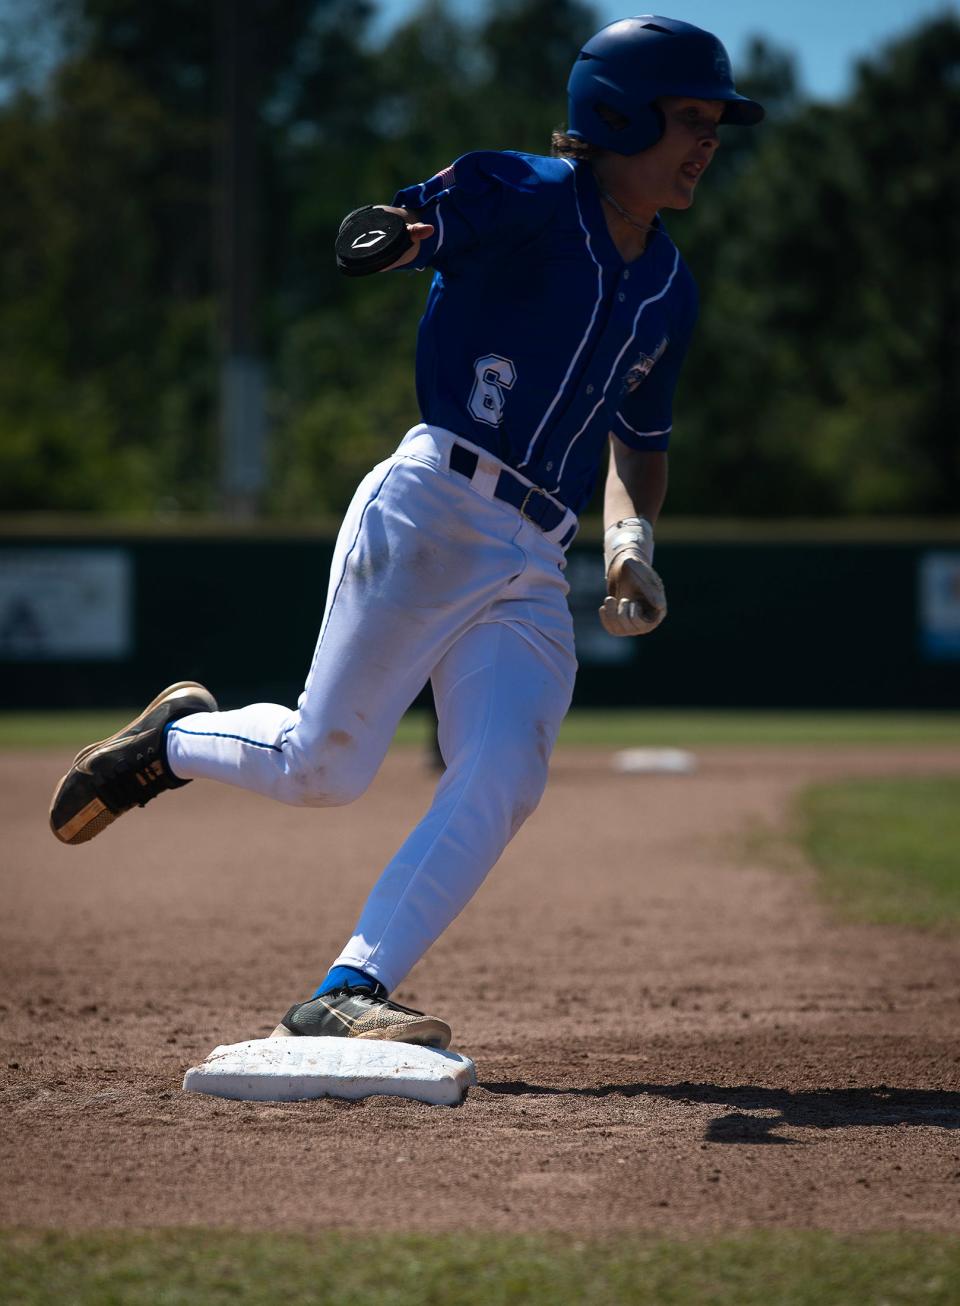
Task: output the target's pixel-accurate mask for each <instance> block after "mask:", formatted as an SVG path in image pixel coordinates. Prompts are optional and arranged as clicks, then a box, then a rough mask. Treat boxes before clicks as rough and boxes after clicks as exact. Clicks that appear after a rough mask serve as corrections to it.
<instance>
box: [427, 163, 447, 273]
mask: <svg viewBox="0 0 960 1306" xmlns="http://www.w3.org/2000/svg"><path fill="white" fill-rule="evenodd" d="M432 180H433V179H432V178H431V181H432ZM429 185H430V182H429V181H424V182H421V184H420V203H421V204H433V205H435V206H436V207H435V209H434V216H435V217H436V219H437V225H438V227H439V234H438V236H437V243H436V246H435V247H434V250H433V253H432V254H431V255H430V257H431V259H432V258H435V257H436V255H437V254H438V253H439V252H440V246H441V245H442V244H443V214H442V213H441V212H440V207H439V205H440V201H441V200H442V199H443V197H444V195H449V194H450V192H451V191H452V190H453V186H448V187H447V188H446V190H440V191H437V193H436V195H434V196H433V198H432V199H429V200H425V199H424V198H423V192H424V191H425V190H426V189H427V187H428V186H429ZM420 270H421V271H423V269H422V268H421V269H420Z"/></svg>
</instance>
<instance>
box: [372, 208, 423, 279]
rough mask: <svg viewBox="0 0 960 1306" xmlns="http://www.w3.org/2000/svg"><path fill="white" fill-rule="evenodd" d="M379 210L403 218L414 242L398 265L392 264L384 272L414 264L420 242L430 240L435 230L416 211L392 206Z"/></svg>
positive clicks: (401, 257)
mask: <svg viewBox="0 0 960 1306" xmlns="http://www.w3.org/2000/svg"><path fill="white" fill-rule="evenodd" d="M377 208H378V209H386V211H387V212H388V213H395V214H396V215H397V217H399V218H403V220H404V222H405V223H406V224H407V235H408V236H409V237H410V239H411V240H412V241H413V244H412V245H411V246H410V248H409V249H408V250H406V251H405V252H404V253H403V254H401V255H400V257H399V258H398V259H397V261H396V263H391V264H390V266H389V267H388V268H384V269H383V270H384V272H392V271H393V269H394V268H402V267H405V266H406V265H407V264H408V263H412V262H413V260H414V259H415V258H416V257H417V255H418V254H419V253H420V242H421V241H422V240H429V239H430V237H431V236H432V235H433V233H434V230H435V228H434V227H433V226H432V225H431V224H430V223H429V222H422V221H421V220H420V214H419V213H418V212H417V210H416V209H400V208H395V207H394V206H393V205H392V204H378V205H377Z"/></svg>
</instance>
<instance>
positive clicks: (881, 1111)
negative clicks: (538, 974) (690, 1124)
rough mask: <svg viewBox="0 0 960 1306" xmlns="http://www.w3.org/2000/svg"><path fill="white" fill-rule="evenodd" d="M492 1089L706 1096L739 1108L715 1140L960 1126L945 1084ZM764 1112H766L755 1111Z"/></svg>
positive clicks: (709, 1134)
mask: <svg viewBox="0 0 960 1306" xmlns="http://www.w3.org/2000/svg"><path fill="white" fill-rule="evenodd" d="M479 1087H480V1088H482V1089H485V1090H486V1091H487V1092H488V1093H501V1094H505V1095H507V1096H510V1097H514V1096H520V1097H523V1096H532V1097H535V1096H539V1095H543V1096H559V1097H587V1098H601V1097H660V1098H665V1099H667V1100H669V1101H672V1102H685V1103H688V1104H690V1105H695V1104H700V1103H706V1104H708V1105H713V1104H717V1105H722V1106H726V1107H730V1108H732V1110H731V1111H730V1112H729V1113H728V1114H727V1115H722V1116H717V1117H715V1118H714V1119H713V1120H711V1121H710V1122H709V1124H708V1125H707V1129H706V1133H705V1135H704V1137H705V1139H706V1141H707V1142H710V1143H773V1144H780V1145H781V1146H791V1145H793V1146H799V1145H801V1144H800V1140H799V1139H793V1138H780V1137H779V1136H778V1135H777V1134H776V1133H775V1132H774V1131H775V1130H776V1129H778V1128H779V1127H781V1126H783V1125H791V1126H794V1127H798V1128H802V1129H856V1128H864V1127H866V1128H876V1127H877V1126H891V1125H893V1126H899V1125H927V1126H928V1127H929V1126H932V1127H933V1128H935V1129H960V1093H948V1092H943V1091H940V1090H939V1089H910V1088H889V1087H888V1086H887V1085H885V1084H880V1085H879V1086H877V1087H875V1088H819V1089H810V1090H808V1091H801V1092H790V1091H788V1090H786V1089H781V1088H758V1087H755V1086H754V1085H738V1086H735V1087H732V1088H723V1087H720V1086H719V1085H717V1084H601V1085H598V1086H597V1087H595V1088H555V1087H550V1086H548V1085H544V1084H527V1083H524V1082H523V1081H522V1080H512V1081H506V1082H503V1083H482V1084H480V1085H479ZM760 1111H762V1112H764V1114H763V1115H755V1114H751V1113H753V1112H760Z"/></svg>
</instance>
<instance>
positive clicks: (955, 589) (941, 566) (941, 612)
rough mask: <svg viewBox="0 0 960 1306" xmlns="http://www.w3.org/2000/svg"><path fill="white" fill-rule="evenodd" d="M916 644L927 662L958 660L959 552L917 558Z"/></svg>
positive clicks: (959, 642) (959, 637)
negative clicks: (918, 601) (918, 577)
mask: <svg viewBox="0 0 960 1306" xmlns="http://www.w3.org/2000/svg"><path fill="white" fill-rule="evenodd" d="M919 593H920V614H919V615H920V644H921V647H922V649H923V652H924V654H925V655H926V656H927V658H929V659H930V660H931V661H947V660H949V661H960V551H953V552H950V553H946V552H944V553H925V554H924V555H923V556H922V558H921V559H920V584H919Z"/></svg>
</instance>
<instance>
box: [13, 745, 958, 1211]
mask: <svg viewBox="0 0 960 1306" xmlns="http://www.w3.org/2000/svg"><path fill="white" fill-rule="evenodd" d="M700 757H701V762H702V765H701V769H700V771H699V772H698V774H697V775H695V776H692V777H668V776H663V777H655V778H651V777H647V778H640V777H622V776H615V775H614V774H613V773H612V772H611V771H610V769H609V759H608V756H607V755H605V754H601V753H597V752H592V753H591V752H588V751H566V752H563V753H561V754H559V755H558V756H557V758H556V759H555V762H554V768H553V777H552V781H551V784H550V787H549V788H548V791H547V796H546V798H545V799H544V801H543V803H542V805H541V807H540V809H539V811H538V812H537V814H536V815H535V816H534V817H533V819H532V820H531V821H530V822H529V823H528V825H527V826H526V827H525V829H524V830H523V831H522V832H521V834H520V836H519V837H518V838H517V840H516V841H515V843H514V844H513V845H512V847H511V848H510V849H509V850H508V853H507V855H506V856H505V857H504V859H503V861H502V862H501V863H500V865H499V867H498V868H497V869H496V870H495V871H494V872H493V874H492V876H491V877H490V879H489V880H488V882H487V884H486V885H485V886H484V888H483V889H482V890H481V892H480V894H479V895H478V897H477V899H476V900H475V901H474V902H473V903H472V904H471V906H470V907H469V908H468V910H467V911H466V912H465V914H464V915H463V916H462V917H461V918H460V920H459V921H457V922H456V924H455V925H454V926H453V928H452V929H451V930H450V931H449V932H448V934H447V935H446V936H445V937H444V938H443V939H441V941H440V942H439V943H438V944H437V946H436V947H435V948H434V949H433V951H432V952H431V954H430V955H429V956H428V957H427V958H426V959H425V961H424V962H422V963H421V965H420V966H419V967H418V968H417V970H416V971H415V972H414V973H413V975H411V976H410V978H409V980H408V981H407V983H406V984H405V985H404V986H403V988H402V989H401V990H399V992H398V994H397V996H398V998H399V1000H400V1001H407V1002H410V1003H412V1004H413V1005H415V1006H425V1007H429V1008H431V1009H433V1010H435V1011H436V1013H437V1014H438V1015H442V1016H444V1017H445V1018H447V1019H448V1020H449V1021H450V1022H451V1024H452V1025H453V1027H454V1047H455V1048H457V1049H459V1050H460V1051H463V1052H466V1053H467V1054H468V1055H470V1056H472V1057H473V1058H474V1060H475V1061H476V1062H477V1067H478V1072H479V1077H480V1087H478V1088H476V1089H474V1090H472V1091H471V1094H470V1096H469V1098H468V1100H467V1102H466V1103H465V1105H464V1106H462V1107H460V1108H458V1109H453V1110H451V1109H445V1108H431V1107H426V1106H420V1105H419V1104H414V1103H401V1102H395V1101H390V1100H388V1099H383V1098H376V1099H372V1100H368V1101H367V1102H364V1103H343V1102H333V1101H329V1100H328V1101H320V1102H312V1103H298V1104H292V1105H290V1104H285V1105H254V1104H245V1103H230V1102H220V1101H217V1100H215V1099H212V1098H203V1097H199V1096H193V1095H188V1094H183V1093H182V1092H181V1091H180V1082H181V1078H182V1075H183V1071H184V1069H185V1068H186V1067H187V1066H189V1065H192V1064H194V1063H196V1062H198V1061H200V1060H202V1059H203V1058H204V1056H205V1055H206V1054H207V1052H208V1051H209V1050H210V1048H211V1047H212V1046H213V1045H214V1044H216V1043H230V1042H235V1041H237V1040H240V1039H244V1038H250V1037H256V1036H260V1035H265V1034H267V1033H268V1032H269V1031H270V1029H272V1027H273V1026H274V1025H275V1024H276V1021H277V1018H278V1017H279V1016H280V1015H281V1014H282V1013H283V1011H284V1010H285V1009H286V1007H287V1006H288V1005H289V1004H290V1003H291V1002H293V1001H295V1000H298V999H300V998H302V997H305V996H306V995H307V994H308V993H309V992H310V991H311V989H312V987H313V986H314V985H315V983H316V981H317V979H318V978H319V977H320V975H321V974H322V972H323V970H324V968H325V963H326V962H327V960H328V959H329V958H330V957H331V956H332V955H334V954H335V952H336V951H337V950H338V948H339V946H340V943H341V940H342V939H343V937H344V936H345V935H346V933H347V932H348V928H349V926H350V925H351V924H352V922H353V918H354V915H355V912H356V909H357V907H358V906H359V903H360V901H361V898H362V896H363V894H364V893H365V891H366V889H367V887H368V885H369V884H370V882H371V879H372V877H373V875H374V873H375V871H376V869H377V867H378V866H379V865H380V864H381V863H382V862H383V860H384V859H385V858H386V857H387V856H388V855H389V854H390V853H391V852H392V850H393V848H394V847H395V845H396V844H397V843H398V842H399V840H400V839H401V837H402V835H403V834H404V832H405V829H406V826H407V824H408V822H409V821H410V819H411V818H412V817H413V816H414V815H416V814H419V812H420V811H421V810H422V809H423V808H424V807H425V806H426V804H427V802H428V800H429V793H430V785H431V778H430V777H429V775H428V774H427V773H426V771H425V769H424V767H423V766H422V758H421V756H420V754H419V753H418V752H417V751H415V750H406V751H397V752H394V753H393V754H392V755H391V757H390V758H389V759H388V762H387V765H386V766H385V768H384V771H383V772H382V774H381V776H380V777H379V779H378V780H377V782H376V784H375V785H374V787H373V789H372V790H371V791H370V792H369V793H368V794H367V795H366V796H365V797H364V799H362V800H361V802H360V803H359V804H355V805H354V806H353V807H351V808H345V809H338V810H333V811H327V812H322V811H297V810H291V809H287V808H282V807H280V806H278V805H273V804H271V803H269V802H267V801H266V800H261V799H257V798H253V797H251V796H250V795H246V794H241V793H235V792H232V791H229V790H227V789H223V788H218V787H216V786H213V785H203V784H199V783H198V784H194V785H192V786H190V787H189V788H188V789H185V790H184V791H183V793H178V794H172V795H166V796H164V797H163V798H161V799H160V800H158V802H157V803H156V804H154V805H152V806H151V807H150V808H149V809H147V810H146V811H145V812H142V813H135V814H133V815H132V816H130V817H126V818H124V820H122V821H121V822H120V823H118V825H117V826H115V827H114V828H113V829H111V830H109V831H107V832H106V833H105V834H104V835H103V836H102V837H101V838H100V839H98V840H96V841H95V842H94V843H92V844H90V845H88V846H86V847H81V848H77V849H68V848H62V847H60V846H58V845H57V844H56V843H55V841H54V840H53V837H52V836H51V835H50V834H49V832H48V830H47V828H46V805H47V801H48V797H49V792H50V790H51V788H52V786H53V785H54V783H55V782H56V780H57V779H58V777H59V775H60V774H61V772H62V770H63V769H64V764H65V763H66V762H67V761H68V760H69V758H68V757H66V756H64V755H60V754H54V753H47V754H34V755H32V756H14V755H13V754H9V753H8V754H0V830H2V850H0V866H2V870H0V895H2V903H3V912H2V925H0V981H2V990H0V1225H7V1226H9V1225H20V1226H28V1227H46V1226H59V1227H67V1228H82V1227H96V1226H126V1225H131V1226H139V1227H144V1226H147V1227H150V1226H165V1225H206V1226H233V1227H240V1228H244V1227H246V1228H265V1229H272V1228H301V1227H302V1228H309V1227H318V1226H322V1227H326V1228H329V1227H332V1226H333V1227H341V1228H349V1227H350V1226H353V1225H362V1226H369V1225H370V1223H371V1221H373V1222H374V1223H375V1225H376V1226H377V1227H378V1228H381V1229H403V1230H440V1229H444V1230H451V1229H464V1230H483V1229H494V1230H512V1231H524V1230H541V1229H566V1230H571V1231H583V1232H584V1233H600V1232H606V1231H618V1230H624V1229H650V1230H656V1231H669V1232H684V1231H687V1232H696V1231H721V1230H738V1229H744V1228H759V1227H791V1228H809V1227H819V1228H826V1229H833V1230H837V1231H848V1230H872V1229H926V1230H946V1231H958V1230H960V1132H958V1130H960V1037H958V1035H960V968H958V960H960V942H958V940H957V939H956V937H952V938H951V937H947V936H943V937H939V936H931V935H921V934H916V933H911V932H907V931H900V930H893V929H880V928H868V927H860V926H849V925H841V924H836V923H832V922H831V921H830V920H829V919H828V918H827V917H826V916H825V914H824V913H823V911H822V910H821V909H820V907H819V906H818V905H817V903H816V900H815V898H814V896H813V894H812V891H811V879H810V876H809V875H808V874H806V873H804V872H803V871H802V869H801V870H799V871H796V870H795V871H787V870H784V869H781V870H770V869H766V868H765V867H764V866H762V865H760V864H756V863H755V862H754V861H752V860H751V857H750V855H749V854H747V853H745V852H744V850H743V835H744V832H745V831H747V830H749V829H750V828H752V827H754V826H755V825H756V824H757V823H765V824H769V823H776V822H777V821H779V820H781V819H782V816H783V812H784V809H785V804H786V802H787V800H788V798H789V795H790V793H791V791H792V790H794V789H795V787H796V786H798V785H800V784H802V783H804V782H806V781H807V780H809V779H813V778H820V777H824V776H827V775H831V774H852V773H855V772H869V773H894V772H898V771H931V772H932V771H942V770H945V769H956V768H957V766H958V758H957V754H956V751H955V750H949V749H942V750H934V749H925V750H920V749H911V750H903V749H900V750H897V749H872V750H860V751H857V750H849V749H837V750H835V751H833V752H831V753H829V754H824V753H823V752H819V753H818V752H815V751H813V750H805V749H799V748H793V749H790V750H784V751H775V750H771V749H762V750H760V749H755V750H749V749H736V750H734V749H717V748H714V749H710V750H701V752H700Z"/></svg>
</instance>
